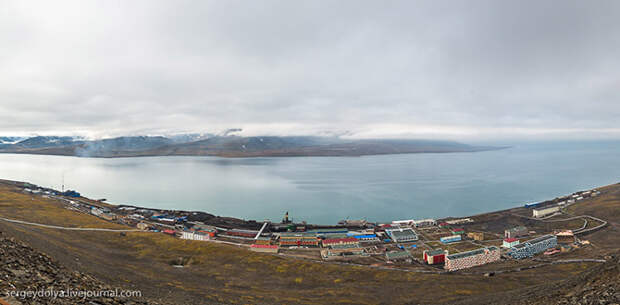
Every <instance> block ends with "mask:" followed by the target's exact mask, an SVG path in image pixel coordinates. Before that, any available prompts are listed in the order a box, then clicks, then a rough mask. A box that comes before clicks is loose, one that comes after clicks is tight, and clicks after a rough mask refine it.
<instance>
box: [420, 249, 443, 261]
mask: <svg viewBox="0 0 620 305" xmlns="http://www.w3.org/2000/svg"><path fill="white" fill-rule="evenodd" d="M446 255H448V250H441V249H436V250H430V251H428V250H424V254H422V258H423V259H424V261H425V262H426V263H427V264H429V265H435V264H441V263H443V262H445V261H446Z"/></svg>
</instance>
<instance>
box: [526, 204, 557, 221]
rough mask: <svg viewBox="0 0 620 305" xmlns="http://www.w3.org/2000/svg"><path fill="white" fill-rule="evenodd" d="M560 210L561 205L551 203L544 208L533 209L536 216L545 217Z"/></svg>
mask: <svg viewBox="0 0 620 305" xmlns="http://www.w3.org/2000/svg"><path fill="white" fill-rule="evenodd" d="M559 211H560V206H559V205H550V206H546V207H542V208H537V209H533V210H532V214H533V216H534V217H536V218H541V217H545V216H548V215H551V214H553V213H557V212H559Z"/></svg>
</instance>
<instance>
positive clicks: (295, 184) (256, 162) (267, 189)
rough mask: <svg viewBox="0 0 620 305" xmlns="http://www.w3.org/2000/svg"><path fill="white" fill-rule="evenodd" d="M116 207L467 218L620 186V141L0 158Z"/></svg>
mask: <svg viewBox="0 0 620 305" xmlns="http://www.w3.org/2000/svg"><path fill="white" fill-rule="evenodd" d="M63 173H64V176H65V186H66V188H70V189H76V190H78V191H79V192H81V193H82V194H84V195H86V196H88V197H91V198H107V199H108V200H109V202H112V203H115V204H133V205H140V206H147V207H155V208H167V209H180V210H200V211H205V212H209V213H213V214H216V215H222V216H234V217H240V218H245V219H256V220H263V219H271V220H274V221H276V220H279V219H280V218H281V217H282V215H283V214H284V212H285V211H289V212H290V214H291V216H292V217H293V218H294V220H296V221H297V220H299V221H301V220H306V221H308V222H313V223H323V224H334V223H336V222H337V221H338V220H341V219H344V218H347V217H349V218H351V219H359V218H366V219H368V220H370V221H388V220H392V219H409V218H426V217H433V218H436V217H445V216H466V215H472V214H477V213H481V212H487V211H494V210H499V209H505V208H509V207H513V206H517V205H521V204H523V203H525V202H531V201H538V200H545V199H549V198H553V197H556V196H559V195H562V194H568V193H571V192H574V191H577V190H581V189H587V188H592V187H596V186H601V185H607V184H611V183H617V182H620V142H586V143H578V142H573V143H553V144H540V143H538V144H531V143H530V144H522V145H517V146H515V147H512V148H509V149H504V150H497V151H487V152H476V153H448V154H405V155H383V156H364V157H295V158H247V159H226V158H217V157H145V158H119V159H91V158H76V157H61V156H38V155H16V154H0V178H1V179H10V180H20V181H29V182H32V183H35V184H38V185H41V186H46V187H53V188H56V189H60V185H61V182H62V176H63Z"/></svg>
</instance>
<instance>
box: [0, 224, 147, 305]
mask: <svg viewBox="0 0 620 305" xmlns="http://www.w3.org/2000/svg"><path fill="white" fill-rule="evenodd" d="M114 289H115V288H114V287H110V286H108V285H105V284H103V283H101V282H100V281H98V280H97V279H95V278H93V277H91V276H89V275H86V274H83V273H80V272H71V271H69V270H67V269H66V268H64V267H62V266H60V265H59V264H58V263H57V262H55V261H53V260H52V259H51V258H50V257H48V256H47V255H45V254H43V253H40V252H37V251H35V250H33V249H32V248H30V247H29V246H27V245H25V244H23V243H21V242H18V241H16V240H14V239H12V238H6V237H4V236H3V235H2V233H0V304H3V305H4V303H8V304H11V305H17V304H67V305H69V304H101V305H104V304H110V305H111V304H126V305H130V304H134V305H138V304H153V303H152V302H146V301H145V300H140V298H139V297H133V298H124V297H114V296H112V297H90V298H89V297H86V298H79V297H73V298H60V297H58V298H53V297H49V298H48V297H43V298H39V297H36V298H32V297H26V298H22V297H20V296H19V295H17V296H15V295H14V296H10V295H8V294H9V293H10V292H11V291H13V292H16V293H17V292H25V291H45V290H48V291H52V290H53V291H58V292H59V291H68V290H71V291H74V292H78V291H111V290H114ZM119 291H120V290H119ZM3 301H4V303H3Z"/></svg>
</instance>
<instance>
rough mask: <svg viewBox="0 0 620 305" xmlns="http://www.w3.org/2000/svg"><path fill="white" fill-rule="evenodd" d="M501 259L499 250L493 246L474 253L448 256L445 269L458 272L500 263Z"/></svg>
mask: <svg viewBox="0 0 620 305" xmlns="http://www.w3.org/2000/svg"><path fill="white" fill-rule="evenodd" d="M499 259H500V251H499V248H497V247H494V246H491V247H486V248H480V249H476V250H472V251H467V252H461V253H456V254H450V255H446V264H445V266H444V269H446V270H448V271H456V270H461V269H466V268H471V267H475V266H480V265H484V264H488V263H492V262H495V261H498V260H499Z"/></svg>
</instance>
